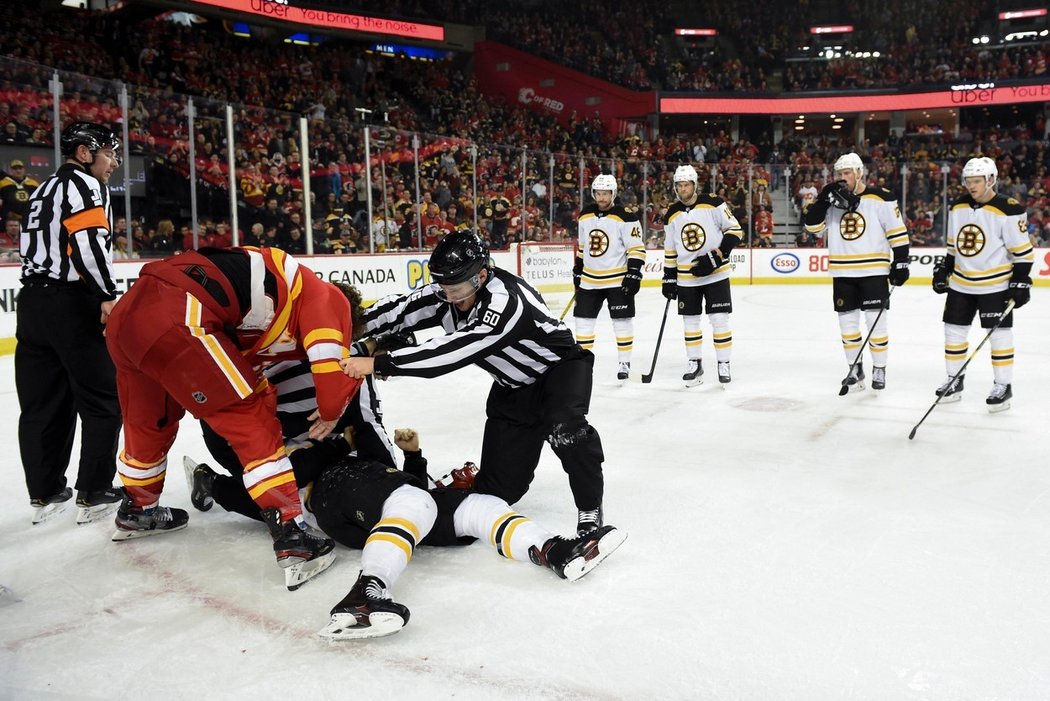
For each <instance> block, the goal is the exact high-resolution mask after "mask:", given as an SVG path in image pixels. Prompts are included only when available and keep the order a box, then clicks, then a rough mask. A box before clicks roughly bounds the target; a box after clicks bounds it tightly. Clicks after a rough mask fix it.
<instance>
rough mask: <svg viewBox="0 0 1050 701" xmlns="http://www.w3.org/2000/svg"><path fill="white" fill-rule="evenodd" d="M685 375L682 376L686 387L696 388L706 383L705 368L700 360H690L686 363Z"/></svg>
mask: <svg viewBox="0 0 1050 701" xmlns="http://www.w3.org/2000/svg"><path fill="white" fill-rule="evenodd" d="M686 362H687V363H688V365H687V366H686V371H685V374H684V375H682V381H683V382H685V386H686V387H696V386H697V385H700V384H703V382H704V366H703V363H702V362H701V361H700V359H693V358H690V359H689V360H688V361H686Z"/></svg>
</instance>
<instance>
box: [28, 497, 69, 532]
mask: <svg viewBox="0 0 1050 701" xmlns="http://www.w3.org/2000/svg"><path fill="white" fill-rule="evenodd" d="M68 506H69V500H66V501H60V502H58V503H57V504H46V505H44V506H36V507H33V525H34V526H35V525H36V524H38V523H43V522H44V521H49V520H51V519H52V518H54V517H55V516H58V515H59V514H60V513H62V512H63V511H65V510H66V508H67V507H68Z"/></svg>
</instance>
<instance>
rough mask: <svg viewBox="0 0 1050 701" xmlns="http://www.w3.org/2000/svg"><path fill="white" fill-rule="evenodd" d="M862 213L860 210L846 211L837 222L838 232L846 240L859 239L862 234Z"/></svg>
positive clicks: (863, 224) (863, 223)
mask: <svg viewBox="0 0 1050 701" xmlns="http://www.w3.org/2000/svg"><path fill="white" fill-rule="evenodd" d="M865 226H866V224H865V222H864V215H862V214H861V213H860V212H846V213H845V214H843V215H842V221H841V222H839V234H840V235H841V236H842V238H844V239H845V240H847V241H853V240H855V239H859V238H860V237H861V236H863V235H864V228H865Z"/></svg>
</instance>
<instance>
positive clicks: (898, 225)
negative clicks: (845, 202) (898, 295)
mask: <svg viewBox="0 0 1050 701" xmlns="http://www.w3.org/2000/svg"><path fill="white" fill-rule="evenodd" d="M824 229H827V237H826V240H827V246H828V270H829V271H830V272H831V276H832V277H870V276H872V275H889V274H890V261H891V260H892V259H893V249H894V248H897V247H898V246H907V245H908V244H909V240H908V228H907V227H906V226H905V225H904V219H902V218H901V210H900V207H898V206H897V198H896V197H894V196H893V193H891V192H890V191H889V190H886V189H885V188H881V187H872V186H868V187H867V188H865V190H864V192H863V193H861V195H860V204H859V205H857V209H856V211H854V212H847V211H846V210H843V209H839V208H837V207H829V208H828V213H827V215H825V217H824V221H823V222H820V223H817V224H812V225H810V224H807V225H806V231H808V232H810V233H813V234H818V233H820V232H821V231H823V230H824Z"/></svg>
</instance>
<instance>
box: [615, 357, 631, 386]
mask: <svg viewBox="0 0 1050 701" xmlns="http://www.w3.org/2000/svg"><path fill="white" fill-rule="evenodd" d="M630 376H631V364H630V363H625V362H622V361H621V362H620V367H619V369H618V370H617V371H616V379H617V380H619V381H620V384H621V385H625V384H627V380H628V378H630Z"/></svg>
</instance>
